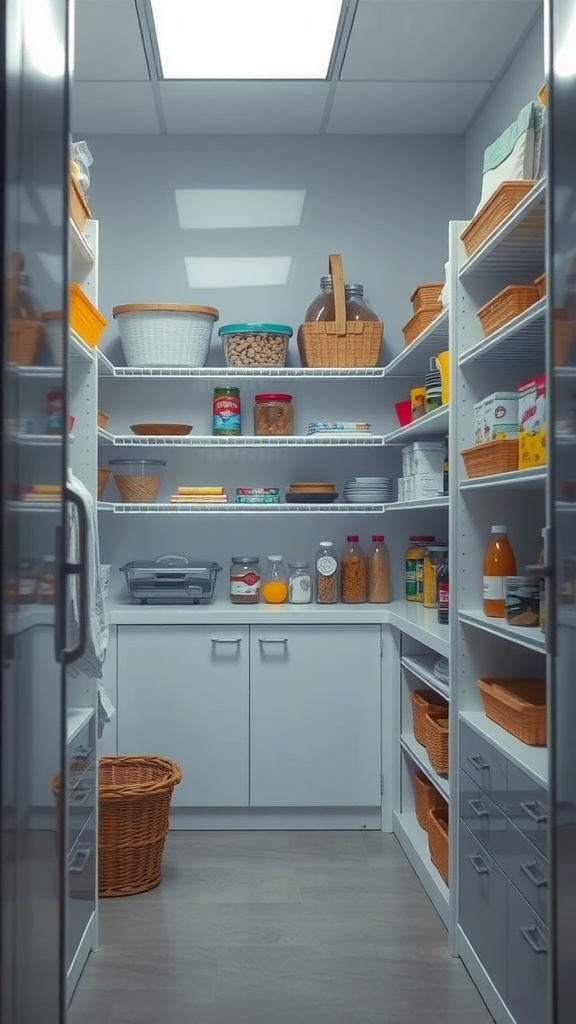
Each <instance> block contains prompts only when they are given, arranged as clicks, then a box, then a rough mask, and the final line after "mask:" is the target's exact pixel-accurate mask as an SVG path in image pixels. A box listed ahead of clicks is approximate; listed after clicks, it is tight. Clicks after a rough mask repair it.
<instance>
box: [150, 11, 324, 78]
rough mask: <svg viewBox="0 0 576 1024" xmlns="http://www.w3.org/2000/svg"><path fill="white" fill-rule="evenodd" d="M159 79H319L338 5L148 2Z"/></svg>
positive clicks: (322, 76)
mask: <svg viewBox="0 0 576 1024" xmlns="http://www.w3.org/2000/svg"><path fill="white" fill-rule="evenodd" d="M151 4H152V14H153V17H154V26H155V30H156V39H157V42H158V51H159V54H160V61H161V64H162V75H163V77H164V78H179V79H186V78H187V79H190V78H193V79H235V80H236V79H255V78H263V79H325V78H326V76H327V74H328V67H329V64H330V57H331V56H332V49H333V47H334V40H335V36H336V31H337V28H338V21H339V19H340V11H341V9H342V0H151Z"/></svg>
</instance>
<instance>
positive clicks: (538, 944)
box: [520, 924, 548, 953]
mask: <svg viewBox="0 0 576 1024" xmlns="http://www.w3.org/2000/svg"><path fill="white" fill-rule="evenodd" d="M520 935H521V936H522V938H523V939H525V940H526V942H527V943H528V945H529V946H530V949H533V950H534V952H535V953H547V952H548V944H547V942H546V940H545V938H544V936H543V935H542V932H541V931H540V929H539V928H538V927H537V925H535V924H533V925H532V927H531V928H520Z"/></svg>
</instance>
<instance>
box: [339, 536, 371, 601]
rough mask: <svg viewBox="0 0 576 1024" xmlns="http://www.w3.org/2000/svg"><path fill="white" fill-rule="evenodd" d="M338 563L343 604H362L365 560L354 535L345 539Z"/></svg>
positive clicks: (364, 592) (364, 593)
mask: <svg viewBox="0 0 576 1024" xmlns="http://www.w3.org/2000/svg"><path fill="white" fill-rule="evenodd" d="M346 540H347V542H348V543H347V547H346V550H345V552H344V554H343V555H342V561H341V562H340V588H341V592H342V601H343V603H344V604H363V603H364V601H365V600H366V559H365V557H364V553H363V551H362V548H361V547H360V544H359V542H358V537H357V535H356V534H350V535H349V536H348V537H347V538H346Z"/></svg>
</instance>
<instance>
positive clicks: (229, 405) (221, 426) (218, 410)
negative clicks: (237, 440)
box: [212, 395, 240, 434]
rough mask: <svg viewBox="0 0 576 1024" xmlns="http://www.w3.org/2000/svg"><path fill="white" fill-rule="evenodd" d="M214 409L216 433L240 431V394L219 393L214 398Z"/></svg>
mask: <svg viewBox="0 0 576 1024" xmlns="http://www.w3.org/2000/svg"><path fill="white" fill-rule="evenodd" d="M212 410H213V414H214V415H213V426H212V431H213V433H214V434H239V433H240V396H239V395H218V396H217V397H215V398H214V402H213V406H212Z"/></svg>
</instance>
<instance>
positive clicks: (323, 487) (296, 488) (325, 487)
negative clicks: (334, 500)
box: [290, 480, 336, 494]
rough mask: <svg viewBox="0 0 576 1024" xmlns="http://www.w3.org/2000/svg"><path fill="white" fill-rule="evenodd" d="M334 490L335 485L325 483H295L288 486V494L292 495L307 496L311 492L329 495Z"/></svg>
mask: <svg viewBox="0 0 576 1024" xmlns="http://www.w3.org/2000/svg"><path fill="white" fill-rule="evenodd" d="M335 489H336V485H335V484H330V483H326V482H325V481H318V480H312V481H302V480H299V481H296V482H295V483H291V484H290V492H291V493H292V494H298V493H301V494H307V493H309V492H312V493H314V494H329V493H330V492H332V491H334V490H335Z"/></svg>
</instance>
